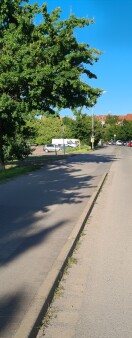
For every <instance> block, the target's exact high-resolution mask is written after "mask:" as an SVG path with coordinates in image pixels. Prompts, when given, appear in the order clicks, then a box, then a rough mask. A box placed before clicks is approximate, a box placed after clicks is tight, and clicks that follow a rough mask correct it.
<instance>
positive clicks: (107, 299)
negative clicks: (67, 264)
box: [37, 147, 132, 338]
mask: <svg viewBox="0 0 132 338" xmlns="http://www.w3.org/2000/svg"><path fill="white" fill-rule="evenodd" d="M116 154H117V160H116V161H114V162H113V164H112V166H111V168H110V171H109V174H108V176H107V179H106V181H105V184H104V186H103V189H102V191H101V193H100V194H99V196H98V199H97V202H96V204H95V206H94V208H93V211H92V213H91V216H90V218H89V219H88V221H87V223H86V225H85V228H84V234H85V236H83V237H82V238H81V241H80V246H79V247H78V249H77V250H76V251H75V252H74V254H73V258H74V259H76V263H75V264H73V265H72V266H71V268H70V269H69V270H68V273H67V274H64V277H63V280H62V282H61V284H60V291H59V292H58V296H57V297H55V299H54V302H53V304H52V306H51V308H50V312H49V318H50V316H51V320H49V322H48V325H47V326H46V327H44V326H42V328H41V330H40V332H39V334H38V336H37V338H42V337H45V338H58V337H63V338H67V337H68V338H80V337H81V338H131V337H132V149H130V148H127V147H118V148H117V149H116Z"/></svg>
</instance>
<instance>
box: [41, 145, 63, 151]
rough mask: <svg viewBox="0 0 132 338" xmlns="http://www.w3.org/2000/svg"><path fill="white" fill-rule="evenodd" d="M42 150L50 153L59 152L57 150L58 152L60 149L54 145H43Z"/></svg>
mask: <svg viewBox="0 0 132 338" xmlns="http://www.w3.org/2000/svg"><path fill="white" fill-rule="evenodd" d="M43 150H44V151H45V152H46V153H48V152H50V151H54V152H56V151H59V150H60V147H59V146H58V145H55V144H45V145H44V146H43Z"/></svg>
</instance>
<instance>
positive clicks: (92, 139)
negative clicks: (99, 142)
mask: <svg viewBox="0 0 132 338" xmlns="http://www.w3.org/2000/svg"><path fill="white" fill-rule="evenodd" d="M91 143H92V150H94V114H92V136H91Z"/></svg>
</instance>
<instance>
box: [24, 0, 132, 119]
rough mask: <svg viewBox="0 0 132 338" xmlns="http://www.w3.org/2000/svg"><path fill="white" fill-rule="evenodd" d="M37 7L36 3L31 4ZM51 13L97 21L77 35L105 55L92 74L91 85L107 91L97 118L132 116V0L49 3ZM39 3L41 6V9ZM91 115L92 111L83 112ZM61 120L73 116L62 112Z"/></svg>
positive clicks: (100, 104)
mask: <svg viewBox="0 0 132 338" xmlns="http://www.w3.org/2000/svg"><path fill="white" fill-rule="evenodd" d="M30 2H31V3H34V2H35V1H33V0H32V1H30ZM45 2H46V3H47V6H48V10H49V12H51V10H53V9H55V8H56V7H61V9H62V13H61V19H65V18H68V17H69V15H70V13H71V12H72V13H73V14H74V15H75V16H77V17H88V18H89V19H91V18H94V21H95V24H94V25H90V26H89V27H86V28H84V29H78V30H77V32H76V36H77V40H78V41H79V42H86V43H88V44H90V46H91V47H92V48H97V49H99V50H100V51H102V52H103V55H101V56H100V58H99V61H98V62H97V63H96V64H94V66H93V67H92V71H93V72H94V73H95V74H96V75H97V80H88V81H87V82H88V83H89V85H91V86H93V87H98V88H101V89H103V90H104V91H106V93H104V94H103V95H102V96H101V97H100V98H99V99H98V102H97V104H96V106H95V107H94V114H96V115H102V114H108V113H109V114H113V115H125V114H128V113H132V64H131V62H132V0H122V1H121V0H49V1H45ZM42 3H43V1H41V0H39V1H38V4H39V5H42ZM83 112H87V113H88V114H92V113H93V110H92V109H89V110H86V109H85V108H84V109H83ZM61 115H62V116H69V115H72V113H71V112H70V111H69V110H68V109H67V110H63V111H62V113H61Z"/></svg>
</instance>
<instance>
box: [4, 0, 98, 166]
mask: <svg viewBox="0 0 132 338" xmlns="http://www.w3.org/2000/svg"><path fill="white" fill-rule="evenodd" d="M25 2H26V4H24V3H23V2H21V0H14V1H12V0H1V4H0V11H1V21H0V50H1V52H0V56H1V64H0V95H1V98H0V161H1V162H2V163H3V162H4V160H5V158H4V148H5V146H6V144H7V143H8V142H9V140H10V138H14V137H15V135H16V134H17V133H18V134H19V135H20V134H21V137H22V139H23V129H21V125H22V124H23V125H24V124H25V122H26V120H27V119H28V120H30V118H32V116H35V115H39V114H54V113H55V112H56V108H57V109H58V110H59V109H61V108H66V107H68V108H71V109H74V108H76V107H83V106H86V107H91V106H93V105H94V104H95V103H96V100H97V98H98V97H99V96H100V94H101V90H100V89H98V88H93V87H91V86H90V85H89V84H87V83H86V82H83V81H82V77H81V75H83V74H85V75H86V76H87V77H88V78H89V79H91V78H96V75H95V74H94V73H92V72H91V66H92V65H93V63H94V62H96V61H97V60H98V57H99V55H100V52H99V51H98V50H97V49H94V48H93V49H92V48H90V46H89V45H88V44H85V43H78V41H77V39H76V38H75V36H74V29H75V28H77V27H79V28H83V27H85V26H86V25H87V26H88V25H90V24H92V23H93V20H88V19H85V18H81V19H80V18H76V17H75V16H74V15H71V16H70V18H69V19H67V20H63V21H62V20H61V19H60V12H61V10H60V8H57V9H55V10H54V11H52V13H51V14H49V13H48V11H47V7H46V4H43V5H42V7H41V8H39V7H38V5H37V4H34V5H30V4H29V3H28V0H27V1H25ZM39 14H41V15H42V18H43V20H42V22H41V23H40V24H37V25H36V24H35V23H34V22H35V16H36V15H39ZM88 66H89V69H88ZM25 131H26V129H25ZM25 131H24V132H25ZM28 133H29V130H28V132H27V136H28Z"/></svg>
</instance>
